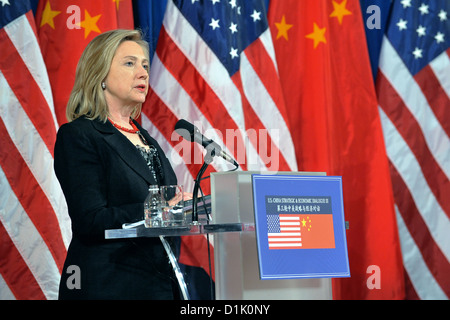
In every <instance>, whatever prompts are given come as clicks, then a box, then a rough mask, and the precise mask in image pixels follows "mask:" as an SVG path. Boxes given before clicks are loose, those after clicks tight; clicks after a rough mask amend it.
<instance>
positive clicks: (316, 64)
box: [269, 0, 404, 299]
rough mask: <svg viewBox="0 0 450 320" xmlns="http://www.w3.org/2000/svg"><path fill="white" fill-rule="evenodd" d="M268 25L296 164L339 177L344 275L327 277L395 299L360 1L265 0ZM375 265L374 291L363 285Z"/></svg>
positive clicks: (398, 261) (384, 169)
mask: <svg viewBox="0 0 450 320" xmlns="http://www.w3.org/2000/svg"><path fill="white" fill-rule="evenodd" d="M269 24H270V29H271V32H272V37H273V40H274V45H275V53H276V58H277V62H278V68H279V74H280V77H281V84H282V87H283V91H284V96H285V101H286V105H287V110H288V113H289V115H288V119H289V120H290V128H292V129H291V130H292V132H291V134H292V137H293V140H294V145H295V148H296V156H297V162H298V168H299V170H302V171H322V172H327V174H328V175H338V176H342V180H343V193H344V210H345V220H346V221H349V227H350V228H349V230H347V232H346V235H347V246H348V254H349V262H350V272H351V277H350V278H345V279H335V280H333V297H334V298H335V299H402V298H404V278H403V266H402V258H401V253H400V244H399V239H398V233H397V226H396V220H395V211H394V202H393V194H392V186H391V181H390V176H389V168H388V160H387V156H386V151H385V145H384V140H383V135H382V128H381V123H380V119H379V114H378V109H377V99H376V94H375V89H374V84H373V79H372V74H371V69H370V63H369V56H368V50H367V45H366V38H365V31H364V25H363V19H362V16H361V9H360V4H359V1H358V0H336V1H334V0H323V1H298V0H272V1H271V2H270V7H269ZM313 227H314V226H313ZM302 236H303V232H302ZM374 265H375V266H378V267H379V270H380V272H381V274H380V279H381V288H380V289H370V288H368V286H367V280H368V278H369V277H370V276H371V273H370V270H372V267H371V266H374ZM368 270H369V271H368Z"/></svg>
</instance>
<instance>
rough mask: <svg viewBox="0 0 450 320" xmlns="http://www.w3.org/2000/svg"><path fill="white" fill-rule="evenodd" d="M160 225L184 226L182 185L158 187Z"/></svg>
mask: <svg viewBox="0 0 450 320" xmlns="http://www.w3.org/2000/svg"><path fill="white" fill-rule="evenodd" d="M160 193H161V208H162V226H163V227H176V226H184V225H185V224H186V218H185V216H184V199H183V186H181V185H168V186H161V187H160Z"/></svg>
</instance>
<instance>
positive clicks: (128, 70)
mask: <svg viewBox="0 0 450 320" xmlns="http://www.w3.org/2000/svg"><path fill="white" fill-rule="evenodd" d="M149 68H150V65H149V61H148V59H147V57H146V56H145V54H144V50H143V49H142V47H141V46H140V45H139V44H137V43H136V42H134V41H125V42H122V43H121V44H120V45H119V47H118V48H117V50H116V54H115V55H114V58H113V60H112V63H111V68H110V70H109V73H108V76H107V77H106V79H105V84H106V89H105V91H104V92H105V98H106V102H107V104H108V107H109V108H111V107H115V108H121V107H134V106H136V104H138V103H143V102H144V101H145V97H146V96H147V92H148V72H149Z"/></svg>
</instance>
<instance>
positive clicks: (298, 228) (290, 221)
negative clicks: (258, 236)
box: [267, 214, 335, 250]
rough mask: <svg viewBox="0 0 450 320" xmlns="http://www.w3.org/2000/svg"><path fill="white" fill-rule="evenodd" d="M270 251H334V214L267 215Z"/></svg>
mask: <svg viewBox="0 0 450 320" xmlns="http://www.w3.org/2000/svg"><path fill="white" fill-rule="evenodd" d="M267 227H268V243H269V249H271V250H272V249H273V250H276V249H333V248H335V242H334V229H333V215H332V214H279V215H278V214H269V215H267Z"/></svg>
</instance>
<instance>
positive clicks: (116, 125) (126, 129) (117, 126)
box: [108, 118, 139, 133]
mask: <svg viewBox="0 0 450 320" xmlns="http://www.w3.org/2000/svg"><path fill="white" fill-rule="evenodd" d="M108 120H109V121H110V122H111V123H112V125H113V126H114V127H116V128H117V129H119V130H122V131H125V132H128V133H138V132H139V129H138V128H137V127H136V125H135V124H134V123H133V121H132V120H131V118H130V125H131V127H132V128H133V129H128V128H125V127H122V126H121V125H119V124H117V123H115V122H114V121H112V120H111V118H108Z"/></svg>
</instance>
